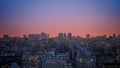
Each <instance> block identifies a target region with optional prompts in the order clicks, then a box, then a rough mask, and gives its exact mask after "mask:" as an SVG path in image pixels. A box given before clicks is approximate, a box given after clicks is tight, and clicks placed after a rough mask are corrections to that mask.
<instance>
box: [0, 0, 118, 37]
mask: <svg viewBox="0 0 120 68" xmlns="http://www.w3.org/2000/svg"><path fill="white" fill-rule="evenodd" d="M119 29H120V0H0V37H1V36H2V35H3V34H8V35H10V36H22V35H24V34H39V33H41V32H46V33H47V34H50V36H52V37H54V36H57V34H58V33H69V32H71V33H73V34H74V35H79V36H82V37H83V36H85V35H86V34H90V35H91V36H97V35H108V36H109V35H112V34H113V33H115V34H120V30H119Z"/></svg>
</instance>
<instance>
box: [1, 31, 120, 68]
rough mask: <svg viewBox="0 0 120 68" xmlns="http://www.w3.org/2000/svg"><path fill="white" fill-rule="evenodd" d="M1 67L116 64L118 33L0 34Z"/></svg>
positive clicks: (104, 67) (119, 63)
mask: <svg viewBox="0 0 120 68" xmlns="http://www.w3.org/2000/svg"><path fill="white" fill-rule="evenodd" d="M0 66H1V68H119V67H120V35H118V36H116V35H115V34H113V35H112V36H109V37H106V35H103V36H96V37H91V36H90V34H86V37H85V38H82V37H80V36H73V35H72V33H68V34H66V33H58V36H57V37H49V34H46V33H44V32H41V33H40V34H29V35H23V37H22V38H21V37H9V35H3V37H2V38H0Z"/></svg>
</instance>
